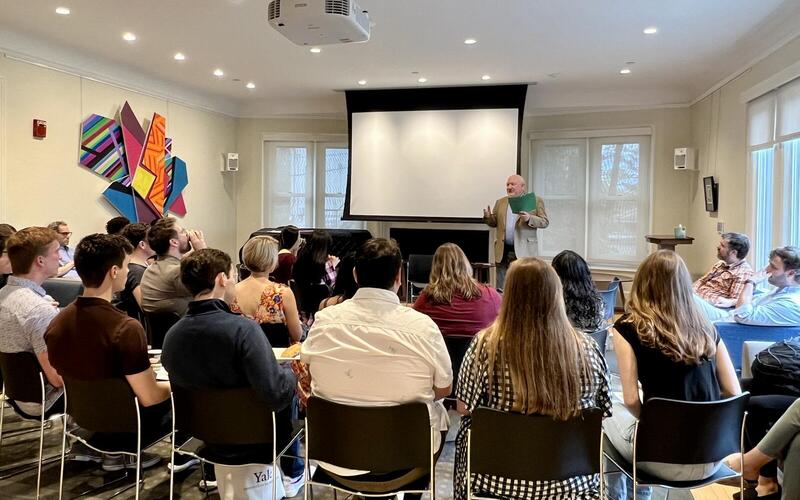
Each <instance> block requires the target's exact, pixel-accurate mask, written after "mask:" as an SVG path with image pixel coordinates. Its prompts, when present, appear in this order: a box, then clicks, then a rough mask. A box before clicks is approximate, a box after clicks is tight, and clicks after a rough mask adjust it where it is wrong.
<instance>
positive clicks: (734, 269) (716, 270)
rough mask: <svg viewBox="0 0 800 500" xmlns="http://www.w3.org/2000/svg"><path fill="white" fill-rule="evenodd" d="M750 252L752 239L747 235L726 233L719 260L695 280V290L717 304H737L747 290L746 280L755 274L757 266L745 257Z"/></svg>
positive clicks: (708, 301)
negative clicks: (753, 266) (745, 288)
mask: <svg viewBox="0 0 800 500" xmlns="http://www.w3.org/2000/svg"><path fill="white" fill-rule="evenodd" d="M749 251H750V239H749V238H748V237H747V235H745V234H741V233H725V234H723V235H722V239H720V242H719V245H717V258H718V259H719V261H718V262H717V263H716V264H714V266H713V267H712V268H711V270H710V271H709V272H708V273H706V275H705V276H703V277H702V278H700V279H699V280H697V281H696V282H695V283H694V285H693V286H692V289H693V290H694V293H695V294H696V295H697V296H698V297H699V298H701V299H703V300H704V301H706V302H707V303H709V304H711V305H712V306H714V307H719V308H730V307H734V306H735V305H736V302H737V301H738V300H739V296H740V295H741V293H742V291H743V290H744V285H745V282H746V281H747V280H748V279H750V277H751V276H753V269H752V268H751V267H750V264H749V263H748V262H747V261H746V260H745V257H747V253H748V252H749Z"/></svg>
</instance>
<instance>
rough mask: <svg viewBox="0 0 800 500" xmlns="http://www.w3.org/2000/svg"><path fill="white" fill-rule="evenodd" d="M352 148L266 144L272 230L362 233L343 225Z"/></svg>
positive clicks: (347, 223) (328, 144)
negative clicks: (285, 227)
mask: <svg viewBox="0 0 800 500" xmlns="http://www.w3.org/2000/svg"><path fill="white" fill-rule="evenodd" d="M347 157H348V150H347V145H346V144H343V143H333V142H313V141H309V142H305V141H304V142H290V141H265V142H264V168H265V169H266V172H267V175H265V176H264V179H265V182H266V186H265V187H264V192H265V193H267V194H268V202H267V203H265V211H266V213H265V214H264V221H265V224H267V225H268V226H270V227H278V226H283V225H287V224H293V225H295V226H297V227H301V228H302V227H319V228H328V229H334V228H361V227H363V223H362V222H357V221H342V220H341V218H342V210H343V208H344V196H345V188H346V187H347Z"/></svg>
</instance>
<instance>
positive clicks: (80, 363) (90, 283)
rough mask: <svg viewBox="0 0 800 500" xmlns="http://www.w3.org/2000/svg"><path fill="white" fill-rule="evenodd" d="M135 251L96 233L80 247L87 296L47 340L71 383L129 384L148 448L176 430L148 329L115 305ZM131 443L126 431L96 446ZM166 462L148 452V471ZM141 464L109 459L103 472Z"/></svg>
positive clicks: (78, 263)
mask: <svg viewBox="0 0 800 500" xmlns="http://www.w3.org/2000/svg"><path fill="white" fill-rule="evenodd" d="M132 251H133V248H131V245H130V243H128V241H127V240H126V239H125V238H122V237H121V236H114V235H108V234H91V235H89V236H87V237H85V238H83V239H82V240H81V241H80V243H78V246H77V248H76V249H75V269H76V270H77V272H78V276H80V278H81V281H82V282H83V295H81V296H80V297H78V298H77V299H75V302H73V303H72V304H70V305H68V306H67V307H66V308H64V310H62V311H61V312H60V313H59V314H58V316H56V317H55V318H54V319H53V321H52V322H51V323H50V326H49V327H48V328H47V332H46V333H45V341H46V342H47V349H48V351H49V353H50V360H51V362H52V364H53V366H54V367H55V369H56V370H58V373H59V374H61V375H62V376H63V377H64V378H65V379H67V380H69V379H77V380H101V379H109V378H118V379H124V380H126V381H127V382H128V384H129V385H130V386H131V389H132V390H133V393H134V394H135V395H136V397H137V398H139V405H140V412H141V426H142V445H146V444H149V443H150V442H151V441H152V440H154V439H158V438H159V437H162V436H164V435H165V434H166V433H168V432H169V431H170V430H171V425H172V424H171V420H170V417H171V413H172V411H171V410H172V407H171V403H170V400H169V383H167V382H157V381H156V375H155V373H154V372H153V370H152V368H150V359H149V358H148V356H147V339H146V338H145V333H144V329H143V328H142V325H141V324H140V323H139V322H138V321H136V320H135V319H132V318H130V317H128V315H126V314H125V313H123V312H122V311H120V310H119V309H117V308H116V307H114V306H112V305H111V297H112V295H113V293H114V292H118V291H120V290H122V289H123V288H124V287H125V280H126V278H127V277H128V262H129V260H130V253H131V252H132ZM90 430H91V429H90ZM130 439H131V436H130V435H128V434H125V433H119V434H116V433H115V434H106V433H96V434H94V435H93V436H92V438H91V439H90V443H91V442H92V441H94V442H95V443H97V444H98V445H99V446H101V447H109V448H112V449H113V447H114V445H115V443H118V442H120V441H125V442H129V441H130ZM101 443H102V444H101ZM160 460H161V458H160V457H159V456H158V455H155V454H152V453H142V458H141V463H142V467H144V468H147V467H152V466H154V465H156V464H157V463H158V462H159V461H160ZM135 464H136V457H135V456H134V457H131V456H130V455H107V456H106V458H104V460H103V469H104V470H107V471H115V470H122V469H123V468H135V467H136V465H135Z"/></svg>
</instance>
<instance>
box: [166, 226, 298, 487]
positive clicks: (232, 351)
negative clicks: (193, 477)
mask: <svg viewBox="0 0 800 500" xmlns="http://www.w3.org/2000/svg"><path fill="white" fill-rule="evenodd" d="M258 238H269V239H270V240H272V242H273V243H274V245H275V248H274V252H273V259H274V255H275V254H277V252H278V249H277V242H275V240H274V239H273V238H271V237H269V236H258V237H256V238H255V239H258ZM252 242H253V240H250V242H248V244H249V243H252ZM244 255H245V259H247V256H248V249H247V246H245V250H244ZM250 256H251V257H252V249H251V252H250ZM248 267H249V266H248ZM251 269H252V268H251ZM232 270H233V266H232V263H231V259H230V257H229V256H228V255H227V254H226V253H225V252H223V251H221V250H216V249H213V248H207V249H203V250H198V251H196V252H194V253H192V255H191V256H189V257H187V258H185V259H184V260H183V262H181V280H182V281H183V284H184V286H185V287H186V288H187V289H188V290H189V291H190V292H191V293H192V294H193V297H194V300H193V301H192V302H190V303H189V309H188V311H187V312H186V316H184V317H183V318H182V319H181V320H180V321H178V322H177V323H176V324H175V326H173V327H172V328H171V329H170V330H169V332H168V333H167V336H166V338H165V339H164V349H163V352H162V355H161V361H162V363H163V364H164V367H165V368H166V369H167V371H168V372H169V377H170V382H171V383H172V384H173V385H175V386H180V387H183V388H186V389H199V390H203V389H232V388H239V387H252V388H253V389H255V390H256V392H257V393H258V395H259V396H260V398H261V399H262V400H263V402H264V403H266V404H267V406H269V407H270V408H272V409H273V411H275V412H279V413H278V421H279V425H278V432H279V434H280V433H283V434H282V436H280V437H279V438H278V439H279V441H281V440H282V441H283V444H280V443H278V449H281V448H282V447H283V446H285V444H286V441H287V439H288V436H289V432H290V431H291V421H290V416H291V415H290V404H291V402H292V399H293V397H294V387H295V382H296V381H295V377H294V375H293V374H292V372H291V370H290V369H289V368H288V367H283V366H280V365H278V362H277V361H276V360H275V356H274V354H273V353H272V349H270V346H269V343H268V342H267V341H266V339H265V337H264V334H263V333H262V331H261V329H260V328H258V326H257V325H256V324H255V323H253V322H252V321H250V320H248V319H246V318H243V317H242V316H240V315H238V314H234V313H232V312H231V310H230V309H229V307H228V304H229V303H231V302H232V301H233V300H234V298H235V296H236V290H235V281H234V279H233V278H232ZM266 274H267V273H266V272H264V271H262V275H263V276H264V277H266ZM207 448H209V449H208V451H209V452H210V453H212V454H215V455H221V456H223V457H225V458H227V459H231V458H233V457H240V458H241V457H242V456H246V457H252V458H248V459H247V460H246V461H252V462H255V463H262V462H263V463H271V462H272V458H271V457H272V447H271V446H270V447H267V448H266V449H265V448H263V447H260V446H257V447H252V446H246V447H243V446H224V447H223V446H208V447H207ZM298 452H299V441H296V442H295V445H293V448H291V449H290V451H289V454H290V455H295V456H297V455H298ZM282 468H283V470H284V473H285V474H286V475H287V476H288V479H289V482H290V487H291V488H292V491H289V492H288V493H287V496H293V495H295V494H296V493H297V491H298V490H299V488H300V486H302V484H303V463H302V461H300V460H299V459H285V460H284V461H283V467H282ZM219 473H220V472H219V471H217V474H219Z"/></svg>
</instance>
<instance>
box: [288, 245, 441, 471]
mask: <svg viewBox="0 0 800 500" xmlns="http://www.w3.org/2000/svg"><path fill="white" fill-rule="evenodd" d="M401 261H402V257H401V255H400V248H399V247H398V246H397V243H396V242H395V241H393V240H387V239H383V238H376V239H371V240H369V241H367V242H366V243H364V245H363V246H362V247H361V249H360V250H359V253H358V255H357V256H356V265H355V270H354V275H355V278H356V281H357V282H358V285H359V289H358V291H357V292H356V294H355V296H354V297H353V298H352V299H349V300H346V301H344V302H342V303H341V304H338V305H335V306H331V307H327V308H325V309H323V310H322V311H320V312H318V313H317V314H316V317H315V320H314V326H312V327H311V330H310V331H309V333H308V338H307V339H306V341H305V342H304V343H303V348H302V350H301V359H302V361H303V362H304V363H307V364H308V365H309V370H310V372H311V378H312V383H311V391H312V394H313V395H314V396H318V397H321V398H323V399H327V400H330V401H335V402H337V403H343V404H349V405H354V406H392V405H398V404H403V403H409V402H413V401H421V402H424V403H426V404H427V405H428V411H429V413H430V418H431V425H432V426H433V427H434V428H435V429H436V430H438V431H442V432H445V431H447V425H448V417H447V411H446V410H445V408H444V406H443V405H442V403H441V401H440V400H441V399H442V398H444V397H445V396H447V395H449V394H450V392H451V391H450V390H451V385H452V383H453V370H452V367H451V364H450V356H449V354H448V352H447V346H445V343H444V338H443V337H442V334H441V333H440V332H439V328H438V327H437V326H436V324H435V323H434V322H433V321H432V320H431V319H430V318H429V317H428V316H426V315H424V314H422V313H419V312H417V311H415V310H413V309H412V308H410V307H406V306H403V305H401V304H400V300H399V298H398V296H397V290H398V289H399V288H400V283H401V278H402V273H401ZM441 442H442V439H441V435H440V433H436V436H435V446H436V447H437V448H439V447H440V444H441ZM320 465H321V466H322V467H323V468H325V469H326V470H328V471H330V472H333V473H335V474H338V475H340V476H348V475H349V476H352V475H358V474H363V473H365V472H367V471H352V470H347V469H341V468H338V467H333V466H330V465H328V464H320Z"/></svg>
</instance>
